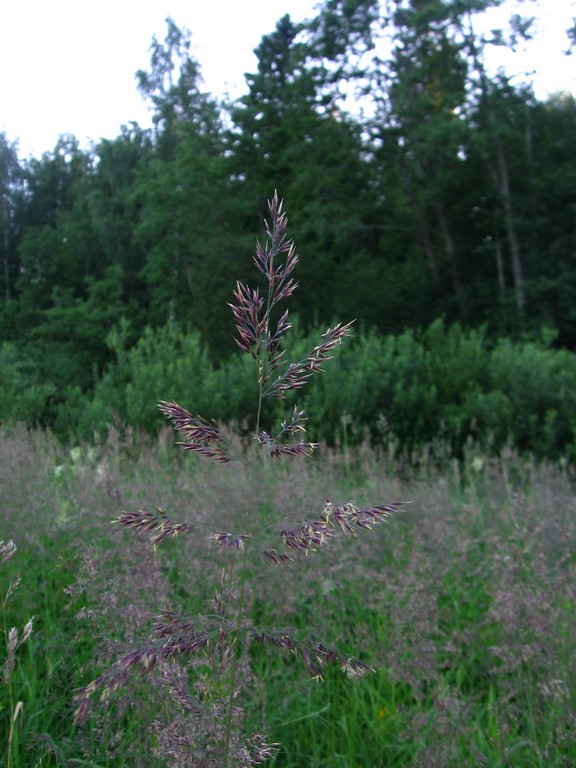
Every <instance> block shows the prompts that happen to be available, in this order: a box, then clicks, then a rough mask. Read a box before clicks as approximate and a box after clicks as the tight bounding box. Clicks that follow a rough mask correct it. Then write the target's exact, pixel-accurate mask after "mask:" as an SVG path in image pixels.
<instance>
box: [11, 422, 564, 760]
mask: <svg viewBox="0 0 576 768" xmlns="http://www.w3.org/2000/svg"><path fill="white" fill-rule="evenodd" d="M170 440H171V438H169V439H168V441H167V442H166V441H163V442H160V443H159V444H148V445H146V444H144V443H142V444H140V445H137V446H136V447H135V448H134V449H133V450H132V451H131V453H127V452H126V451H125V450H124V449H123V448H121V447H120V446H119V444H118V441H117V440H116V441H115V440H114V439H112V440H110V441H109V442H108V443H107V444H105V445H101V446H97V447H96V448H94V449H92V450H91V451H89V450H88V449H87V448H82V449H81V450H80V451H79V452H78V451H76V452H72V453H71V452H70V451H69V450H67V449H65V448H63V447H61V446H59V445H58V444H57V443H56V442H54V441H52V439H51V438H49V437H48V436H42V435H39V434H28V433H24V432H13V433H3V434H2V436H1V437H0V466H1V467H2V468H1V469H0V483H1V484H2V489H3V490H2V493H3V498H2V501H1V503H2V505H3V512H2V516H1V517H0V520H1V523H0V525H1V529H0V538H3V539H4V540H5V541H6V540H8V539H10V538H12V539H14V540H15V542H16V544H17V546H18V552H17V553H16V555H15V556H14V557H13V558H12V559H11V560H10V561H9V563H7V564H5V566H4V567H3V568H2V569H0V579H2V587H3V589H5V588H6V585H7V584H8V583H10V582H11V581H12V580H13V579H14V578H15V575H16V574H20V576H21V578H22V581H21V584H20V586H19V587H18V589H17V590H16V592H15V593H14V595H13V596H12V599H11V600H10V601H9V602H8V603H7V606H6V624H7V626H8V627H11V626H17V627H22V626H24V624H25V623H26V621H27V620H28V619H29V618H30V616H34V617H35V621H34V629H33V633H32V635H31V637H30V640H29V641H28V642H27V643H26V644H25V645H23V646H22V647H21V648H19V649H18V651H17V653H16V665H15V669H14V673H13V677H12V685H13V695H14V700H15V701H22V702H23V711H22V712H21V716H20V718H19V720H18V729H17V735H16V736H15V737H14V741H13V754H12V763H11V766H10V768H24V767H25V768H36V767H37V768H49V767H50V768H52V766H54V767H56V766H58V767H62V766H92V768H96V767H97V766H115V767H116V766H169V765H180V763H178V762H171V760H170V759H168V760H163V759H162V757H161V756H159V755H157V754H156V753H155V750H156V748H157V746H158V744H159V734H160V733H161V731H162V728H163V727H165V726H166V724H167V723H169V722H170V719H171V718H172V717H173V711H172V710H171V705H170V702H169V701H167V700H166V697H165V696H164V695H163V693H162V690H161V689H160V688H159V687H158V686H157V685H156V684H155V683H154V682H153V679H151V680H135V681H134V684H133V685H129V686H128V687H127V689H126V690H125V691H122V692H120V693H119V694H118V696H116V697H114V699H113V704H112V707H111V708H110V709H109V710H107V709H105V708H104V707H103V706H96V707H95V711H94V713H93V714H92V715H91V717H90V719H89V721H88V723H87V724H86V726H84V727H82V728H76V727H74V726H73V724H72V713H73V702H72V697H73V694H74V691H75V689H76V688H78V687H79V686H81V685H85V684H87V683H88V682H89V681H90V680H92V679H93V678H94V677H95V676H96V675H97V674H99V672H100V671H102V670H103V669H105V668H106V665H107V664H109V663H111V661H113V659H114V658H116V657H117V656H118V654H119V653H121V652H123V651H124V650H125V649H127V648H130V647H132V645H133V644H135V643H138V642H142V641H143V639H144V638H146V637H147V634H148V631H149V628H150V626H151V623H152V621H153V619H154V616H155V614H156V612H157V611H158V609H159V608H161V607H162V605H164V604H165V603H166V601H168V600H170V601H171V603H172V604H173V605H175V606H176V607H177V608H178V609H179V610H183V611H186V612H189V613H191V614H194V613H196V612H205V611H206V605H207V603H209V601H210V599H211V596H212V594H213V591H214V587H215V585H216V584H217V581H218V575H219V572H220V570H221V567H222V562H223V561H222V557H223V555H222V554H218V553H217V552H215V550H212V549H208V554H206V548H207V541H206V540H207V537H208V536H209V535H210V534H211V533H212V529H211V528H208V527H206V526H207V525H208V524H209V523H210V522H213V518H216V519H217V520H218V522H219V523H222V522H223V521H225V520H226V519H227V518H228V519H231V518H232V517H233V516H234V514H236V513H237V511H238V509H239V506H240V504H241V499H242V494H243V492H244V485H243V483H244V479H243V478H242V477H241V476H240V475H238V474H237V473H238V470H237V469H234V468H230V470H229V471H228V470H227V472H226V473H224V475H222V473H221V471H216V472H214V471H213V469H212V467H210V466H209V467H206V466H205V465H202V464H198V463H197V462H195V461H194V460H191V461H189V462H188V461H185V460H184V461H183V460H181V457H177V456H176V455H175V451H173V450H172V448H171V447H170ZM478 458H483V457H478V456H470V457H469V459H468V460H467V461H466V462H465V463H464V464H463V465H461V466H459V467H458V471H456V468H455V467H453V466H450V465H449V466H447V467H445V468H444V469H443V470H432V469H429V471H427V470H426V467H422V468H421V471H420V473H419V474H418V476H412V477H410V476H409V474H410V473H409V472H407V470H406V467H404V468H403V474H402V476H403V477H404V479H403V480H400V479H399V477H398V474H397V473H396V472H395V468H394V465H393V463H392V462H391V461H389V460H388V461H386V462H385V461H384V460H381V459H380V458H379V457H378V456H376V455H375V454H373V453H372V452H370V451H369V449H363V451H361V452H359V453H358V454H357V459H358V460H357V461H355V462H352V463H351V462H350V457H348V458H347V461H346V463H344V462H343V459H342V457H341V456H339V455H338V454H335V453H329V454H325V455H324V456H323V457H320V459H318V460H317V459H314V460H312V461H310V462H309V463H308V464H298V465H297V466H294V467H291V466H290V467H289V466H288V465H287V468H286V471H285V472H280V473H279V476H278V477H277V478H276V480H273V479H270V480H267V484H266V489H265V490H266V493H267V499H266V500H265V503H266V504H272V506H275V507H276V508H281V509H282V510H283V511H284V512H285V513H286V514H288V515H291V514H297V513H299V514H301V513H302V511H306V510H310V509H316V508H317V507H318V505H321V504H322V503H323V500H324V499H325V498H326V496H327V495H329V497H330V498H331V499H332V500H334V501H337V500H340V499H348V498H351V499H354V500H355V501H356V502H358V503H378V502H379V501H381V500H382V499H386V500H412V501H413V504H412V505H410V507H407V508H406V511H405V512H403V513H402V515H401V516H397V517H395V518H393V519H390V520H389V522H388V523H387V524H386V526H381V527H380V528H378V529H376V530H375V531H373V532H372V533H371V534H370V536H367V537H361V538H359V539H357V540H351V539H347V540H345V541H339V542H337V543H335V544H334V545H333V546H332V547H330V548H329V550H328V551H327V552H319V553H317V554H312V555H310V556H309V557H307V558H305V561H304V562H303V563H299V564H297V565H295V567H293V568H288V569H283V570H279V569H275V568H274V567H273V566H268V565H264V566H263V567H264V568H265V569H266V570H265V578H263V579H262V578H261V579H259V580H258V581H257V582H256V583H255V584H254V586H253V588H252V591H251V592H250V594H249V599H250V606H251V613H252V620H253V621H254V622H255V623H258V624H261V625H265V624H267V625H273V626H284V625H288V624H289V625H290V626H295V627H296V629H299V630H301V631H302V632H304V631H306V630H307V629H310V628H313V629H314V631H317V632H318V634H319V635H320V636H321V637H322V638H323V639H325V640H326V642H327V644H328V645H336V646H337V647H339V648H341V649H342V650H344V651H346V652H347V653H348V652H349V653H350V654H351V655H355V656H358V657H359V658H361V659H362V660H363V661H365V662H366V663H368V664H370V665H371V666H372V667H373V668H374V669H375V672H374V673H373V674H369V675H367V676H365V677H363V678H360V679H348V678H347V677H346V676H345V675H344V674H342V673H341V672H339V670H334V669H332V670H330V671H329V672H328V673H327V674H326V678H325V680H324V681H323V682H319V683H316V682H312V681H310V680H309V679H308V678H307V676H306V674H305V672H304V670H303V668H302V665H301V664H300V663H299V662H298V660H296V659H294V658H293V657H292V656H291V655H285V653H284V652H282V651H277V650H275V649H271V648H261V647H256V646H253V647H250V648H249V649H248V658H249V659H250V666H251V670H250V675H251V677H250V680H249V681H248V683H249V684H248V686H247V690H248V692H249V696H248V697H247V701H246V702H245V706H246V719H247V722H246V726H247V730H248V731H252V730H257V729H263V730H264V731H265V732H266V733H267V734H268V735H269V737H270V738H271V739H272V740H274V741H278V742H280V743H281V744H282V749H281V751H280V753H279V755H278V756H277V758H276V759H275V761H274V762H273V764H274V765H275V766H277V768H301V767H304V766H313V768H323V767H326V768H328V767H330V768H334V767H339V766H341V767H342V768H344V766H346V767H347V768H383V767H384V766H425V767H426V768H433V766H477V765H486V766H491V767H496V766H514V767H516V766H518V767H519V768H524V767H526V768H537V767H538V768H561V767H566V768H569V767H570V766H573V765H576V718H575V716H574V712H575V711H576V692H575V690H574V680H575V679H576V676H575V672H576V669H575V667H576V662H575V661H574V659H575V658H576V624H575V618H576V615H575V614H576V586H575V585H576V555H575V554H574V553H576V514H575V513H576V503H575V494H574V486H573V479H571V478H570V477H569V476H568V475H567V472H566V471H565V470H560V469H558V468H554V467H552V466H545V465H542V466H537V465H535V464H533V463H531V462H529V461H520V460H518V459H516V458H515V457H514V456H511V455H505V456H503V457H501V459H500V460H499V461H486V460H485V461H483V462H479V461H478ZM474 459H475V461H474ZM344 470H345V471H344ZM263 503H264V502H263ZM154 504H158V505H162V506H164V507H166V508H167V509H169V510H171V511H172V512H173V514H174V515H175V516H177V517H178V519H194V516H195V515H200V517H202V518H203V520H204V522H203V523H202V524H201V525H200V526H199V528H198V531H195V532H194V533H193V534H192V535H190V536H188V537H182V538H181V539H178V540H175V541H172V540H170V541H166V542H163V543H162V544H161V545H160V546H159V547H158V548H157V550H156V551H153V550H151V549H150V548H149V547H148V546H147V545H146V544H145V543H144V542H142V541H138V540H136V539H135V537H134V536H131V535H130V534H129V533H128V532H124V531H122V530H120V529H116V528H115V527H113V526H110V525H109V521H110V520H111V519H112V518H114V517H115V516H116V514H117V512H118V510H119V509H120V508H122V509H137V508H150V507H152V506H153V505H154ZM0 654H1V656H0V663H3V659H4V650H3V647H2V646H0ZM190 679H191V680H193V671H190ZM0 686H1V687H0V745H2V746H1V747H0V765H3V766H4V765H7V763H6V759H7V758H6V756H5V755H6V749H5V748H4V746H5V745H7V742H8V732H9V721H10V703H9V697H8V692H7V686H6V685H5V684H4V683H0ZM2 755H4V757H2ZM3 761H4V762H3ZM181 764H182V765H184V764H185V763H181Z"/></svg>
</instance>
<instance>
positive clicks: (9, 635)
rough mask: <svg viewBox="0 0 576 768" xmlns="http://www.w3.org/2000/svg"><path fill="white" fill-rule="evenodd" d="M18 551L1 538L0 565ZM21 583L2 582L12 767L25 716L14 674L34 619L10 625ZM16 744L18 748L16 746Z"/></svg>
mask: <svg viewBox="0 0 576 768" xmlns="http://www.w3.org/2000/svg"><path fill="white" fill-rule="evenodd" d="M15 553H16V545H15V544H14V542H13V541H12V540H10V541H8V542H7V543H6V544H5V543H4V541H2V540H1V539H0V566H3V565H5V564H6V563H7V562H8V561H9V560H10V559H11V558H12V557H13V556H14V555H15ZM19 584H20V577H19V576H18V577H17V578H16V579H15V580H14V581H13V582H12V583H11V584H9V586H8V587H7V588H6V589H4V588H3V586H2V584H1V583H0V609H1V610H2V625H3V626H2V628H3V634H4V641H5V645H6V658H5V660H4V665H3V667H2V682H3V683H4V685H5V686H6V687H7V689H8V699H9V714H10V725H9V730H8V744H7V749H6V767H7V768H12V766H13V765H15V764H16V763H13V758H14V754H15V752H16V751H17V745H18V719H19V718H22V717H23V709H24V702H23V701H21V700H19V701H16V695H15V691H14V682H13V674H14V668H15V664H16V651H17V650H18V648H19V647H20V646H22V645H24V643H25V642H26V641H27V640H28V638H29V637H30V635H31V634H32V622H33V619H29V620H28V621H27V622H26V624H25V626H24V627H23V629H22V630H21V631H20V632H19V631H18V627H10V628H9V625H8V619H7V605H8V601H9V600H10V598H11V597H12V595H13V594H14V591H15V590H16V588H17V587H18V585H19ZM15 745H16V748H15Z"/></svg>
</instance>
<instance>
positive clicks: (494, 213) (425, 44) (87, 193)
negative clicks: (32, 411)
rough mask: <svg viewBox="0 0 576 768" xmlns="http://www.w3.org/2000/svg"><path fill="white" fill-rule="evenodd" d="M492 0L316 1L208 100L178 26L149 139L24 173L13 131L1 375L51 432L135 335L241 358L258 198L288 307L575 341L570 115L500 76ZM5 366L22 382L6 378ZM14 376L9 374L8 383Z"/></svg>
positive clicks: (133, 138)
mask: <svg viewBox="0 0 576 768" xmlns="http://www.w3.org/2000/svg"><path fill="white" fill-rule="evenodd" d="M499 4H500V2H499V0H473V1H472V0H470V2H463V1H462V0H445V1H442V0H402V1H400V0H396V1H395V2H392V1H390V2H385V0H380V1H378V0H324V3H323V5H321V6H320V7H319V9H318V11H317V13H316V16H315V17H313V18H312V19H310V20H309V21H307V22H303V23H300V24H296V23H294V22H293V21H292V20H291V18H290V17H289V16H284V17H283V18H281V19H280V20H279V21H278V23H277V25H276V28H275V29H274V31H272V32H271V33H270V34H268V35H265V36H264V37H263V38H262V40H261V42H260V44H259V46H258V47H257V49H256V51H255V53H256V56H257V61H258V64H257V69H256V71H255V72H253V73H251V74H248V75H246V85H247V92H246V94H245V95H244V96H242V97H240V98H239V99H238V100H236V101H234V102H232V103H224V102H222V101H220V100H218V99H217V98H215V97H214V96H213V95H212V94H210V93H207V92H206V91H205V90H204V88H203V84H202V79H201V70H200V67H199V64H198V62H197V61H196V60H195V59H194V57H193V56H192V55H191V53H190V49H191V35H190V33H189V32H188V31H187V30H185V29H181V28H179V27H178V25H177V24H176V23H175V22H174V21H173V20H171V19H168V20H167V29H166V34H165V37H164V39H162V40H159V39H157V38H154V39H153V41H152V45H151V48H150V65H149V69H148V70H146V71H140V72H138V73H137V82H138V87H139V89H140V92H141V94H142V96H143V98H144V99H145V100H146V101H147V102H148V104H149V105H150V107H151V109H152V113H153V125H152V128H149V129H148V128H142V127H141V126H139V125H138V124H137V123H134V122H127V124H126V125H125V126H124V127H123V128H122V131H121V133H120V135H119V136H117V137H115V138H113V139H105V140H102V141H100V142H99V143H97V144H95V145H94V146H92V147H91V148H90V149H82V148H81V147H80V146H79V144H78V142H77V141H76V139H75V138H74V137H72V136H63V137H61V139H60V140H59V141H58V143H57V145H56V147H55V148H54V150H53V151H50V152H46V153H45V154H43V155H42V156H41V157H40V158H32V159H30V160H28V161H25V162H24V161H22V160H21V159H20V158H19V156H18V148H17V144H16V143H15V142H12V141H10V140H9V138H8V137H7V136H6V135H4V134H1V135H0V231H1V237H0V254H1V269H0V342H1V343H2V359H3V361H4V363H3V368H4V374H0V376H2V375H4V377H7V376H8V375H10V376H12V382H14V381H17V380H18V381H19V380H20V379H18V377H23V378H22V381H25V382H28V383H29V385H30V386H31V387H33V386H36V387H40V388H42V387H44V388H45V389H44V390H43V391H44V392H45V394H46V403H47V406H46V409H45V410H44V414H43V416H42V418H41V419H40V420H41V421H43V422H45V423H48V424H50V423H51V422H53V420H54V418H55V417H54V414H55V413H57V412H58V408H60V406H61V405H62V403H64V402H66V398H67V397H69V396H70V393H71V392H72V391H74V392H76V393H78V392H80V393H81V394H82V395H86V394H89V393H92V392H93V391H94V388H95V387H96V386H97V384H98V382H100V381H101V380H102V378H103V376H105V374H106V371H107V370H109V368H110V366H117V365H118V364H119V357H118V355H119V351H118V350H119V347H118V344H117V343H115V340H117V339H118V337H119V336H120V335H121V336H122V349H123V350H127V349H130V348H131V347H133V346H135V345H136V344H137V342H138V341H139V340H140V339H142V338H143V337H144V335H145V333H146V329H153V330H158V329H161V328H163V327H165V326H166V327H172V326H174V325H175V326H177V327H178V328H180V329H182V330H186V329H188V330H190V331H193V332H194V333H195V334H197V335H198V338H199V340H200V343H201V344H202V345H203V346H204V347H205V349H206V351H207V355H208V359H209V360H210V363H211V364H215V365H216V366H218V365H219V364H221V363H223V362H224V361H225V360H226V359H228V358H229V357H230V355H231V354H232V352H233V349H234V346H233V340H232V337H233V321H232V316H231V313H230V311H229V309H228V307H227V306H226V304H227V302H228V301H229V299H230V294H231V289H232V287H233V284H234V281H235V280H236V279H240V280H244V279H247V278H248V276H249V274H250V270H251V269H252V264H251V254H252V253H253V249H254V236H255V235H257V234H258V233H259V232H261V231H262V220H263V218H264V216H265V212H266V200H267V198H269V197H270V196H271V194H272V193H273V191H274V189H278V192H279V194H280V196H281V197H283V198H284V201H285V203H284V205H285V209H286V210H287V211H288V213H289V228H290V232H291V235H292V236H293V237H294V239H295V242H296V247H297V250H298V251H299V253H300V254H301V263H300V264H299V267H298V270H299V275H298V278H299V282H300V288H299V290H298V292H297V293H296V294H295V296H294V302H293V310H294V311H295V313H296V314H297V315H298V318H299V322H300V324H301V327H302V328H303V329H304V330H305V331H306V330H307V329H310V328H311V327H313V326H316V325H317V324H323V325H324V324H330V323H331V322H332V321H333V320H334V319H338V320H344V321H345V320H348V319H351V318H353V317H355V318H357V320H358V326H357V327H358V328H359V329H365V330H366V332H376V333H381V334H401V333H403V332H404V331H405V330H406V329H410V328H412V329H416V328H426V327H428V326H430V325H431V324H432V323H434V321H436V320H437V318H440V317H441V318H443V321H444V323H446V324H447V325H448V326H449V325H451V324H453V323H459V324H460V325H461V326H462V327H463V328H469V329H474V328H483V329H484V330H483V333H484V332H486V334H487V336H488V338H493V339H497V338H502V337H509V338H512V339H522V340H529V339H536V338H541V336H542V332H543V329H545V333H546V334H548V338H550V339H551V340H552V343H553V344H555V345H556V346H558V347H564V348H566V349H568V350H573V349H574V347H575V346H576V226H575V224H574V221H575V219H574V213H575V209H576V165H575V164H574V157H575V156H576V101H575V99H574V97H573V96H572V95H570V94H558V95H556V96H553V97H550V98H548V99H547V100H544V101H540V100H538V99H536V98H535V96H534V93H533V91H532V90H531V88H530V87H529V86H528V85H526V84H515V83H514V82H513V81H511V80H510V79H509V78H508V77H507V76H506V75H505V74H504V73H502V72H499V73H497V74H489V73H488V71H487V69H486V67H485V64H484V60H485V55H486V52H487V50H488V49H489V48H490V47H492V46H512V45H515V44H517V43H518V41H519V40H521V39H523V38H525V37H527V36H529V34H530V23H529V21H530V20H529V19H525V18H520V17H515V18H514V19H513V20H512V21H511V23H510V25H509V26H507V27H506V28H503V29H499V30H492V31H490V32H489V33H486V32H481V31H479V30H480V29H481V26H480V25H479V23H478V20H479V18H480V17H481V14H482V12H483V11H485V10H486V9H487V8H489V7H491V6H495V5H499ZM7 371H11V373H10V374H8V373H7ZM14 377H15V378H14Z"/></svg>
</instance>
